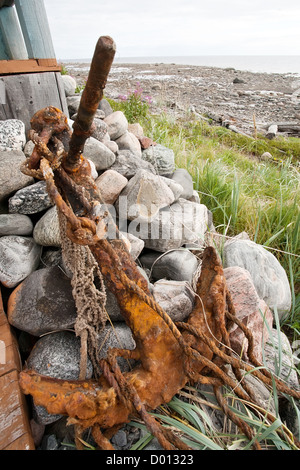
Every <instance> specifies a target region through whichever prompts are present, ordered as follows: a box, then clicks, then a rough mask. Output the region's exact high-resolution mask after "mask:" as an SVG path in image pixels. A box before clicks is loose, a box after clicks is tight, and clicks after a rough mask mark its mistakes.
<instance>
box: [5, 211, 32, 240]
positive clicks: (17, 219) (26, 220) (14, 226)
mask: <svg viewBox="0 0 300 470" xmlns="http://www.w3.org/2000/svg"><path fill="white" fill-rule="evenodd" d="M32 231H33V223H32V220H31V219H30V217H28V216H27V215H23V214H0V236H1V237H3V236H5V235H21V236H28V235H31V234H32Z"/></svg>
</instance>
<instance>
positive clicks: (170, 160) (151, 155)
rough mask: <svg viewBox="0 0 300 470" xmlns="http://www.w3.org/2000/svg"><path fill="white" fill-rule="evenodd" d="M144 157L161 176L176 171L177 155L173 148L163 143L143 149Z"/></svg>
mask: <svg viewBox="0 0 300 470" xmlns="http://www.w3.org/2000/svg"><path fill="white" fill-rule="evenodd" d="M142 159H143V160H146V161H147V162H149V163H151V165H153V167H154V168H155V170H156V172H157V173H158V174H159V175H161V176H170V175H172V174H173V173H174V171H175V155H174V152H173V150H172V149H169V148H167V147H165V146H164V145H161V144H156V145H151V146H150V147H149V148H147V149H145V150H143V152H142Z"/></svg>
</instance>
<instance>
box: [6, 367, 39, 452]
mask: <svg viewBox="0 0 300 470" xmlns="http://www.w3.org/2000/svg"><path fill="white" fill-rule="evenodd" d="M18 379H19V374H18V372H17V371H12V372H10V373H9V374H5V375H3V376H2V377H0V450H3V449H5V448H7V447H8V446H10V448H11V449H13V448H14V442H17V440H18V439H20V438H21V437H22V436H24V437H25V435H27V439H26V442H24V441H23V445H24V450H25V449H27V450H33V449H34V444H33V440H32V436H31V431H30V425H29V422H28V417H27V409H26V403H25V399H24V396H23V395H22V393H21V391H20V388H19V381H18Z"/></svg>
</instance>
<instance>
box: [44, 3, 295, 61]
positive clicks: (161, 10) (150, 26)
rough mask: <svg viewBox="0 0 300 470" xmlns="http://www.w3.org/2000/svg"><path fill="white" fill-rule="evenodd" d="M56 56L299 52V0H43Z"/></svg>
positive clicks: (76, 57) (282, 53)
mask: <svg viewBox="0 0 300 470" xmlns="http://www.w3.org/2000/svg"><path fill="white" fill-rule="evenodd" d="M44 2H45V6H46V10H47V16H48V21H49V24H50V29H51V34H52V40H53V44H54V49H55V53H56V57H57V59H81V58H90V57H92V55H93V52H94V48H95V45H96V42H97V39H98V38H99V36H104V35H109V36H111V37H112V38H113V39H114V40H115V42H116V45H117V54H116V57H118V58H122V57H139V56H142V57H145V56H146V57H147V56H182V55H184V56H185V55H245V54H246V55H273V54H274V55H299V54H300V52H299V45H300V2H299V0H285V1H283V0H146V1H145V0H144V1H142V0H44Z"/></svg>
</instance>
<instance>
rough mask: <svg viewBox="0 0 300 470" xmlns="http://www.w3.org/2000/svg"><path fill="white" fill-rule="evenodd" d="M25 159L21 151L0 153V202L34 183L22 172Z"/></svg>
mask: <svg viewBox="0 0 300 470" xmlns="http://www.w3.org/2000/svg"><path fill="white" fill-rule="evenodd" d="M25 159H26V157H25V155H24V153H23V152H21V151H20V150H11V151H0V201H2V200H4V199H5V198H7V197H8V196H11V195H12V194H13V193H14V192H15V191H18V190H19V189H21V188H25V186H28V185H30V184H33V183H34V179H33V178H32V177H31V176H27V175H24V174H23V173H22V172H21V170H20V166H21V163H23V162H24V161H25Z"/></svg>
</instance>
